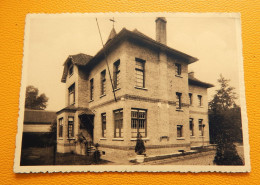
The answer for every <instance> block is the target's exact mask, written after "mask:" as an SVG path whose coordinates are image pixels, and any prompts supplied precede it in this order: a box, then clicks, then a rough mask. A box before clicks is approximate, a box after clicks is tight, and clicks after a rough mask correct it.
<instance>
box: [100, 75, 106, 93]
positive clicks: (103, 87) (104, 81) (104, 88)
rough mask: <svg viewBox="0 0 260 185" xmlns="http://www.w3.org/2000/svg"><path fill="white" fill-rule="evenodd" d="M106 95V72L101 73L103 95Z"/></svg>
mask: <svg viewBox="0 0 260 185" xmlns="http://www.w3.org/2000/svg"><path fill="white" fill-rule="evenodd" d="M104 94H106V70H104V71H102V72H101V95H104Z"/></svg>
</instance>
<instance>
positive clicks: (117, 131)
mask: <svg viewBox="0 0 260 185" xmlns="http://www.w3.org/2000/svg"><path fill="white" fill-rule="evenodd" d="M114 137H115V138H122V137H123V109H120V110H115V111H114Z"/></svg>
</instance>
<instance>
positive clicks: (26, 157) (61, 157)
mask: <svg viewBox="0 0 260 185" xmlns="http://www.w3.org/2000/svg"><path fill="white" fill-rule="evenodd" d="M53 157H54V153H53V147H52V146H51V147H44V148H37V147H30V148H25V149H23V150H22V154H21V166H38V165H96V164H106V163H108V161H105V160H101V161H100V162H98V163H94V161H93V156H92V155H90V156H85V155H77V154H71V153H66V154H62V153H56V160H55V164H54V160H53Z"/></svg>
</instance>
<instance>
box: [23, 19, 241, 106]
mask: <svg viewBox="0 0 260 185" xmlns="http://www.w3.org/2000/svg"><path fill="white" fill-rule="evenodd" d="M96 17H97V18H98V23H99V26H100V30H101V35H102V38H103V40H104V42H105V41H106V40H107V38H108V36H109V33H110V31H111V29H112V27H113V24H112V22H111V21H110V20H109V19H111V18H113V17H114V19H115V21H116V22H115V30H116V32H117V33H118V32H119V31H120V30H121V29H122V28H126V29H128V30H134V29H135V28H136V29H137V30H139V31H140V32H142V33H144V34H145V35H147V36H149V37H151V38H153V39H155V19H156V15H152V14H145V15H144V14H142V15H140V14H139V15H137V16H133V15H130V14H121V15H120V14H109V16H105V15H104V14H99V15H94V14H90V15H89V14H53V15H47V14H46V15H44V14H41V15H37V16H36V15H34V16H31V17H28V18H27V22H26V29H25V32H26V33H25V34H26V35H27V36H26V37H25V43H26V44H27V46H28V47H25V50H24V53H25V55H26V56H27V57H25V58H24V67H26V70H24V71H26V74H24V76H25V78H26V80H25V83H26V85H33V86H35V87H37V88H38V89H39V93H45V94H46V96H47V97H48V98H49V101H48V106H47V108H46V110H54V111H58V110H60V109H62V108H64V106H65V84H64V83H61V77H62V72H63V63H64V61H65V60H66V58H67V57H68V56H69V55H74V54H78V53H85V54H88V55H92V56H94V55H95V54H96V53H97V52H98V51H99V50H100V49H101V47H102V44H101V40H100V36H99V33H98V28H97V23H96ZM166 20H167V45H168V46H169V47H172V48H174V49H177V50H179V51H182V52H184V53H187V54H189V55H191V56H193V57H196V58H198V59H199V60H198V61H197V62H195V63H193V64H190V65H189V71H194V72H195V77H196V78H198V79H200V80H202V81H205V82H208V83H211V84H214V85H215V87H214V88H210V89H208V100H209V101H210V100H211V99H212V97H213V95H214V94H215V90H216V89H218V88H219V86H218V83H217V79H218V78H219V75H220V74H222V75H223V76H224V77H225V78H227V79H230V80H231V81H230V85H231V86H233V87H235V88H236V90H235V91H236V93H237V94H238V95H239V75H241V74H239V69H240V68H239V64H241V63H240V61H239V60H240V57H241V52H240V51H239V47H238V46H239V40H238V38H240V37H241V36H240V35H238V34H239V33H240V32H239V31H238V30H237V29H238V28H237V21H238V18H236V17H232V16H223V15H219V14H215V15H214V16H212V15H211V16H205V15H202V14H193V15H191V14H181V15H180V14H167V16H166ZM28 21H29V23H28ZM237 103H238V104H239V101H237Z"/></svg>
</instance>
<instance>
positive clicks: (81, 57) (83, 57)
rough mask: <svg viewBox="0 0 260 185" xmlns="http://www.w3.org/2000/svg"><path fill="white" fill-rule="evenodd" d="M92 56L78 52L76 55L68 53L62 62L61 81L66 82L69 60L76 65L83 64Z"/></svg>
mask: <svg viewBox="0 0 260 185" xmlns="http://www.w3.org/2000/svg"><path fill="white" fill-rule="evenodd" d="M92 58H93V57H92V56H90V55H87V54H84V53H79V54H77V55H69V57H68V58H67V59H66V61H65V62H64V64H63V66H64V69H63V74H62V78H61V82H66V77H67V74H68V63H69V62H71V63H72V64H74V65H77V66H85V65H86V64H87V63H88V62H89V61H90V60H91V59H92Z"/></svg>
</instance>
